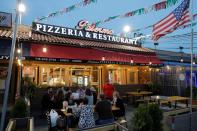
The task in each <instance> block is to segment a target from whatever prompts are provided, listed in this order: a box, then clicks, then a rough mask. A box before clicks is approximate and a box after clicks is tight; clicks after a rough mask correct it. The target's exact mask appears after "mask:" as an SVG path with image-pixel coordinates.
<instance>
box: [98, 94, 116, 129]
mask: <svg viewBox="0 0 197 131" xmlns="http://www.w3.org/2000/svg"><path fill="white" fill-rule="evenodd" d="M100 99H101V100H100V101H99V102H98V103H97V104H96V105H95V111H96V112H97V113H98V116H99V118H98V120H96V124H97V125H102V124H107V123H112V122H114V117H113V114H112V105H111V103H110V101H108V100H106V99H105V96H104V94H100Z"/></svg>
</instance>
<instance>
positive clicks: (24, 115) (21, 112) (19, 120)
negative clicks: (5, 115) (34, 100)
mask: <svg viewBox="0 0 197 131" xmlns="http://www.w3.org/2000/svg"><path fill="white" fill-rule="evenodd" d="M10 118H11V119H10V120H9V123H11V122H13V123H14V124H8V126H12V127H11V128H10V129H13V130H16V129H19V130H20V129H21V130H24V129H25V130H28V129H27V128H29V129H30V125H31V126H32V124H30V123H33V122H32V120H33V118H31V117H28V106H27V103H26V101H25V100H24V98H22V97H20V98H18V99H17V100H16V103H15V104H14V106H13V107H12V109H11V112H10ZM7 128H8V127H7ZM31 128H32V127H31Z"/></svg>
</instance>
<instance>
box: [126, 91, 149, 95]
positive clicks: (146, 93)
mask: <svg viewBox="0 0 197 131" xmlns="http://www.w3.org/2000/svg"><path fill="white" fill-rule="evenodd" d="M126 94H128V95H150V94H152V92H150V91H140V92H137V91H132V92H126Z"/></svg>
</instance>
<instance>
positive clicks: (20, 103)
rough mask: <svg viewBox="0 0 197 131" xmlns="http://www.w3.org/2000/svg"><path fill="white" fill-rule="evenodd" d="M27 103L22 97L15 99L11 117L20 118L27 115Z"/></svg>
mask: <svg viewBox="0 0 197 131" xmlns="http://www.w3.org/2000/svg"><path fill="white" fill-rule="evenodd" d="M27 115H28V111H27V104H26V102H25V100H24V99H23V98H19V99H17V100H16V103H15V105H14V106H13V108H12V110H11V117H13V118H22V117H27Z"/></svg>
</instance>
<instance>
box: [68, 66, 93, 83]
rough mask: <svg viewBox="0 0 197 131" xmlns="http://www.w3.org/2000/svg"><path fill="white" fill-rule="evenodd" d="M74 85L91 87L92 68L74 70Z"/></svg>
mask: <svg viewBox="0 0 197 131" xmlns="http://www.w3.org/2000/svg"><path fill="white" fill-rule="evenodd" d="M71 70H72V85H73V86H88V85H90V72H91V68H78V67H76V68H72V69H71Z"/></svg>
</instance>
